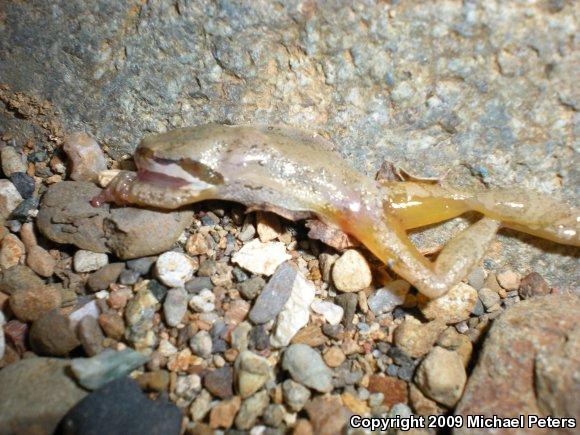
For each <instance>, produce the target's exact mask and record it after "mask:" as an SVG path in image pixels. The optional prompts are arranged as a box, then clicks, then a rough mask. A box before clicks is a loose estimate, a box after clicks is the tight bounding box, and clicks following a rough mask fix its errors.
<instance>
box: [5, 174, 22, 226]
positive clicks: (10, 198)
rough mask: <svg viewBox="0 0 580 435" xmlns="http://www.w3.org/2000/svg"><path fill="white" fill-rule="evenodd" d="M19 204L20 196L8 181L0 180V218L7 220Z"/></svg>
mask: <svg viewBox="0 0 580 435" xmlns="http://www.w3.org/2000/svg"><path fill="white" fill-rule="evenodd" d="M21 202H22V196H20V193H18V190H17V189H16V187H15V186H14V184H12V183H11V182H10V180H0V218H1V219H2V220H4V219H7V218H8V216H10V213H12V212H13V211H14V209H15V208H16V207H18V204H20V203H21Z"/></svg>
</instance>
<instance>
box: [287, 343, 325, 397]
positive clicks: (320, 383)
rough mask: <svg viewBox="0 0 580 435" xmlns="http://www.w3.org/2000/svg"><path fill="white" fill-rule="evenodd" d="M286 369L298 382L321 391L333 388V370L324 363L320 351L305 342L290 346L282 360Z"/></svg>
mask: <svg viewBox="0 0 580 435" xmlns="http://www.w3.org/2000/svg"><path fill="white" fill-rule="evenodd" d="M282 367H283V368H284V370H287V371H288V372H290V376H292V379H294V380H295V381H296V382H298V383H300V384H302V385H304V386H306V387H309V388H313V389H314V390H316V391H319V392H321V393H328V392H330V391H331V390H332V371H331V370H330V369H329V368H328V367H327V366H326V364H324V361H323V360H322V357H321V356H320V354H319V353H318V352H316V351H315V350H314V349H312V348H311V347H310V346H307V345H305V344H293V345H291V346H289V347H288V348H287V349H286V350H285V352H284V357H283V360H282Z"/></svg>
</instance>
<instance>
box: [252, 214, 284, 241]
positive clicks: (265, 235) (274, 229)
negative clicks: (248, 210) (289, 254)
mask: <svg viewBox="0 0 580 435" xmlns="http://www.w3.org/2000/svg"><path fill="white" fill-rule="evenodd" d="M256 230H257V231H258V237H259V238H260V241H261V242H270V241H272V240H274V239H276V238H277V237H279V236H280V235H281V234H282V226H281V225H280V219H279V218H278V216H276V215H275V214H274V213H264V212H258V213H256Z"/></svg>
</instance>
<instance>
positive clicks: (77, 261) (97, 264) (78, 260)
mask: <svg viewBox="0 0 580 435" xmlns="http://www.w3.org/2000/svg"><path fill="white" fill-rule="evenodd" d="M108 263H109V257H108V256H107V254H101V253H99V252H92V251H85V250H83V249H81V250H79V251H77V252H76V253H75V256H74V267H75V271H77V272H92V271H93V270H99V269H100V268H101V267H103V266H106V265H107V264H108Z"/></svg>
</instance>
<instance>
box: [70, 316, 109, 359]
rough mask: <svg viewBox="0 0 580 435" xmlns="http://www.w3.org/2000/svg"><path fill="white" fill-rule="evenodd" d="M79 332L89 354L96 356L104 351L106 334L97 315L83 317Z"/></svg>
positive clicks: (79, 336)
mask: <svg viewBox="0 0 580 435" xmlns="http://www.w3.org/2000/svg"><path fill="white" fill-rule="evenodd" d="M77 334H78V338H79V340H80V342H81V345H82V346H83V350H84V351H85V353H86V354H87V355H88V356H95V355H98V354H100V353H101V352H102V351H103V340H104V339H105V335H104V334H103V330H102V329H101V327H100V326H99V322H98V321H97V318H96V317H93V316H85V317H83V319H82V320H81V321H80V322H79V324H78V327H77Z"/></svg>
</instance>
